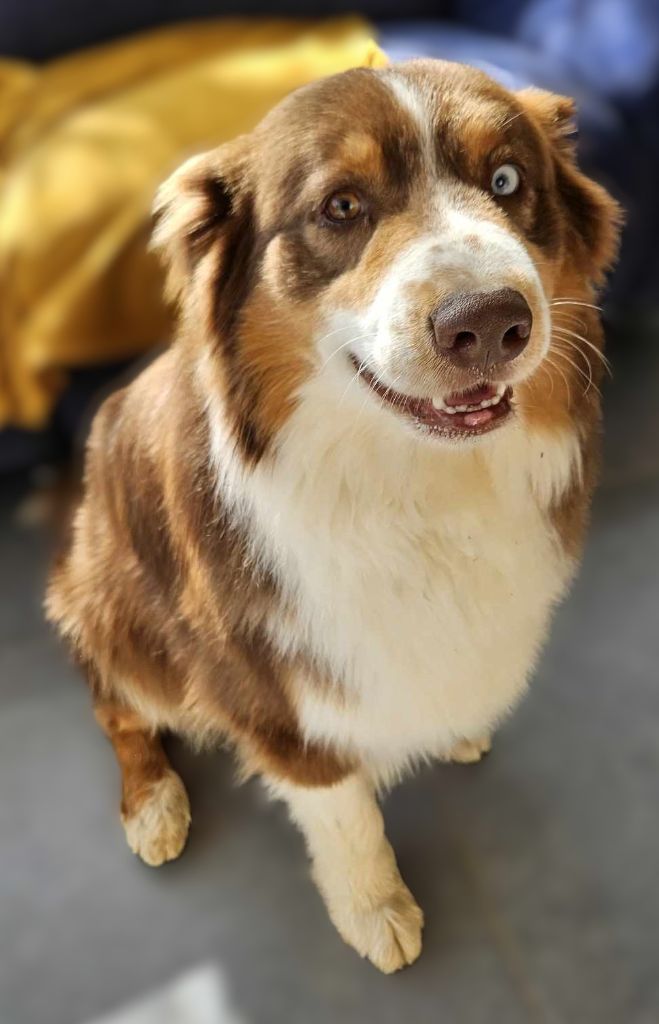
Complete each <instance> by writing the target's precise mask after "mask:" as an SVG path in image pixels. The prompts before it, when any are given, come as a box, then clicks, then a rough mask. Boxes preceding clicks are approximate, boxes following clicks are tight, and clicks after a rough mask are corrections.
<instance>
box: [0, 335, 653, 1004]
mask: <svg viewBox="0 0 659 1024" xmlns="http://www.w3.org/2000/svg"><path fill="white" fill-rule="evenodd" d="M614 354H615V361H616V363H617V376H616V381H615V383H614V385H613V386H612V387H610V388H609V398H608V423H609V436H608V444H607V452H608V454H607V467H606V475H605V482H604V485H603V487H602V488H601V490H600V492H599V494H598V498H597V502H596V507H595V514H594V521H593V528H592V532H591V536H590V541H589V545H588V550H587V554H586V559H585V564H584V568H583V572H582V574H581V576H580V579H579V581H578V583H577V585H576V586H575V588H574V591H573V593H572V595H571V597H570V599H569V600H568V602H567V603H566V605H565V606H564V607H563V608H562V610H561V612H560V614H559V615H558V618H557V621H556V626H555V629H554V632H553V635H552V639H551V643H550V645H549V647H548V649H547V651H546V653H545V656H544V658H543V660H542V663H541V665H540V668H539V671H538V673H537V677H536V679H535V682H534V684H533V687H532V690H531V693H530V696H529V697H528V698H527V700H526V701H525V703H524V704H523V706H522V707H521V708H520V710H519V711H518V712H517V714H516V715H515V716H514V718H512V719H511V721H510V722H509V723H508V724H507V725H506V726H505V727H504V728H503V729H502V730H501V732H500V733H499V735H498V736H497V738H496V743H495V749H494V752H493V753H492V755H491V756H490V757H489V758H488V759H487V760H486V761H485V762H484V763H483V764H482V765H479V766H476V767H471V768H470V767H457V766H455V767H453V766H450V767H446V766H437V767H435V768H431V769H426V770H424V771H422V772H421V773H420V774H419V775H417V776H416V778H414V779H411V780H410V781H408V782H407V783H406V784H404V785H403V786H401V787H400V788H399V789H397V790H396V791H395V792H394V793H393V794H392V795H391V796H390V798H389V799H388V801H387V803H386V817H387V821H388V828H389V833H390V836H391V839H392V841H393V843H394V845H395V847H396V849H397V851H398V854H399V859H400V863H401V867H402V870H403V873H404V875H405V877H406V879H407V881H408V883H409V884H410V887H411V888H412V889H413V890H414V892H415V893H416V895H417V898H418V899H419V901H420V903H421V904H422V906H423V907H424V909H425V912H426V921H427V925H426V932H425V949H424V953H423V955H422V958H421V959H420V960H419V962H418V963H417V964H416V965H415V966H414V967H413V968H411V969H410V970H408V971H406V972H404V973H401V974H399V975H396V976H394V977H390V978H385V977H382V976H380V975H378V974H377V973H376V971H375V970H374V969H373V968H372V967H370V966H369V965H368V964H366V963H364V962H362V961H360V960H359V959H358V957H357V956H356V955H355V954H354V953H353V952H352V951H350V950H348V949H347V948H346V947H344V946H343V945H342V943H341V942H340V941H339V939H338V938H337V936H336V934H335V933H334V930H333V929H332V927H331V925H330V924H329V922H328V921H327V918H326V915H325V912H324V910H323V908H322V906H321V903H320V900H319V898H318V896H317V895H316V893H315V891H314V889H313V888H312V886H311V884H310V882H309V881H308V879H307V871H306V865H305V856H304V852H303V848H302V843H301V840H300V838H299V837H298V835H297V834H296V833H295V831H294V830H293V828H292V827H291V826H290V825H289V824H288V822H287V820H286V818H285V814H284V811H283V809H282V808H281V807H279V806H275V805H272V804H267V803H266V802H265V801H264V799H263V798H262V796H261V792H260V789H259V787H258V786H257V785H255V784H249V785H247V786H246V787H243V788H241V789H240V788H236V787H234V785H233V782H232V767H231V762H230V759H229V757H228V756H227V755H226V754H223V753H217V754H214V755H208V754H207V755H204V756H200V757H194V756H192V755H191V754H190V753H189V752H188V751H186V750H185V749H183V747H181V746H180V745H178V744H177V743H172V744H171V750H172V757H173V760H174V762H175V764H176V766H177V767H178V768H179V770H180V772H181V774H182V775H183V777H184V779H185V781H186V783H187V785H188V788H189V792H190V795H191V801H192V809H193V827H192V833H191V839H190V843H189V847H188V849H187V850H186V852H185V855H184V856H183V858H182V859H181V860H180V861H179V862H177V863H174V864H172V865H169V866H167V867H165V868H161V869H158V870H155V871H154V870H152V869H149V868H147V867H145V866H143V865H142V864H140V863H138V861H137V860H136V859H135V858H134V857H133V856H132V855H131V854H130V852H129V851H128V848H127V847H126V845H125V843H124V839H123V835H122V832H121V828H120V826H119V823H118V821H117V816H116V802H117V782H118V780H117V774H116V770H115V765H114V762H113V757H112V754H111V751H110V749H109V747H108V745H107V744H106V742H105V740H104V739H103V737H102V736H101V734H100V732H99V731H98V730H97V729H96V727H95V725H94V722H93V720H92V717H91V714H90V711H89V706H88V698H87V695H86V692H85V689H84V687H83V685H82V684H81V683H80V682H79V680H78V678H77V677H76V675H75V673H74V671H73V670H72V669H71V668H70V667H69V665H68V664H67V662H66V659H65V657H64V654H63V653H62V651H61V650H59V649H58V647H57V645H56V643H55V641H54V639H53V638H52V637H51V636H50V635H49V632H48V630H47V628H46V627H45V625H44V624H43V622H42V619H41V612H40V592H41V585H42V580H43V576H44V571H45V563H46V548H47V544H46V541H45V539H44V538H43V537H41V536H40V535H39V534H35V533H34V532H26V531H25V530H21V529H19V528H18V527H17V526H16V525H15V524H14V522H13V519H12V512H13V508H14V507H15V503H16V495H15V494H13V493H5V495H4V498H3V501H2V523H1V525H0V864H1V868H2V869H1V871H0V1022H1V1024H83V1022H84V1021H86V1020H88V1019H89V1018H91V1017H94V1016H96V1015H100V1014H102V1013H106V1012H109V1011H111V1010H114V1009H115V1008H117V1007H119V1006H121V1005H122V1004H125V1003H126V1002H128V1001H129V1000H131V999H133V998H135V997H138V996H140V995H142V994H144V993H146V992H148V991H149V990H151V989H154V988H158V987H159V986H161V985H164V984H165V983H167V982H168V981H170V980H171V979H172V978H174V977H175V976H176V975H178V974H180V973H183V972H184V971H186V970H188V969H189V968H192V967H195V966H196V965H199V964H208V963H210V964H217V965H220V966H221V968H222V971H223V973H224V976H225V978H226V981H227V985H228V989H229V993H230V998H231V1001H232V1003H233V1005H234V1007H236V1008H237V1010H238V1011H239V1013H240V1015H241V1016H242V1018H243V1019H244V1021H245V1022H247V1024H312V1022H313V1024H334V1022H337V1021H341V1022H342V1024H364V1022H369V1024H370V1022H377V1024H389V1022H392V1024H393V1022H399V1021H401V1020H402V1021H408V1022H410V1024H412V1022H414V1024H426V1022H428V1024H430V1022H433V1024H435V1022H438V1021H439V1022H442V1024H486V1022H487V1024H528V1022H533V1024H536V1022H542V1024H559V1022H560V1024H657V1022H659V814H658V806H659V805H658V782H659V676H658V672H657V664H658V663H659V572H658V568H659V402H658V399H659V353H658V352H657V351H656V343H654V344H653V340H652V341H650V340H649V341H648V342H647V344H644V345H642V344H641V342H640V341H639V340H638V339H635V340H634V341H633V342H632V341H630V342H629V343H628V344H627V345H626V346H621V345H619V346H618V348H617V349H616V351H615V353H614ZM5 490H6V491H7V490H8V488H5ZM174 1019H176V1020H177V1021H186V1024H187V1021H188V1018H186V1017H185V1016H183V1017H176V1018H174V1017H172V1018H171V1021H174ZM189 1019H190V1020H191V1019H192V1017H190V1018H189ZM168 1020H170V1018H168ZM163 1024H165V1021H164V1018H163Z"/></svg>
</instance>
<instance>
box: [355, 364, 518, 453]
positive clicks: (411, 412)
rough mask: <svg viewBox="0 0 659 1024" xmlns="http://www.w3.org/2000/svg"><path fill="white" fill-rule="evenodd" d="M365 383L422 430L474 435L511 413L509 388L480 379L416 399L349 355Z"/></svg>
mask: <svg viewBox="0 0 659 1024" xmlns="http://www.w3.org/2000/svg"><path fill="white" fill-rule="evenodd" d="M350 358H351V360H352V362H353V365H354V366H355V367H356V369H357V370H358V373H359V376H360V377H361V378H362V380H363V381H364V383H365V384H367V385H368V387H369V388H370V389H371V391H374V392H375V393H376V394H377V395H378V396H379V398H380V399H381V400H382V401H383V402H384V403H385V404H387V405H389V406H390V407H391V408H392V410H393V411H395V412H396V413H398V414H399V415H401V416H405V417H406V418H407V419H409V420H412V422H413V423H414V424H415V426H417V427H419V428H420V429H422V430H423V431H424V432H425V433H427V434H430V435H433V434H436V435H442V436H447V437H473V436H477V435H479V434H485V433H488V432H489V431H490V430H493V429H494V428H495V427H498V426H500V425H501V424H502V423H503V422H504V421H505V420H506V419H508V417H509V416H510V415H511V414H512V411H513V410H512V405H511V398H512V388H511V387H510V386H505V385H501V384H500V385H496V384H488V383H487V382H485V381H482V382H480V383H479V384H477V385H475V386H474V387H471V388H469V389H468V390H466V391H462V392H457V391H454V392H452V393H451V394H449V395H448V396H446V397H445V398H439V399H438V398H416V397H414V396H413V395H405V394H402V393H401V392H399V391H394V390H393V388H390V387H387V385H386V384H383V383H382V381H380V380H379V379H378V378H377V377H376V376H375V375H374V374H373V373H371V371H370V370H368V369H366V368H365V367H364V366H363V364H360V363H359V362H358V360H357V359H356V358H355V356H353V355H352V353H351V354H350Z"/></svg>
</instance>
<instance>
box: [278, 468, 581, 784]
mask: <svg viewBox="0 0 659 1024" xmlns="http://www.w3.org/2000/svg"><path fill="white" fill-rule="evenodd" d="M460 468H461V469H462V470H463V471H464V472H463V473H462V474H461V476H460V477H459V478H458V479H457V480H456V479H455V478H453V479H449V480H448V481H445V482H444V483H442V481H441V478H440V479H437V480H432V479H431V480H427V479H419V478H418V477H415V476H414V475H409V474H407V475H406V476H402V477H401V479H400V481H399V487H398V488H396V487H395V486H394V487H389V488H384V490H377V489H371V487H370V485H369V481H368V474H366V475H365V476H364V478H363V479H362V480H360V481H359V483H357V484H356V483H355V480H356V478H355V476H354V475H352V474H351V475H350V476H344V477H343V478H342V479H341V478H340V475H339V478H338V479H337V480H335V481H332V480H331V478H330V479H329V480H328V479H327V478H324V479H323V481H322V484H321V483H320V481H319V480H316V481H314V480H313V479H310V480H307V481H303V480H300V481H299V482H298V485H297V486H296V487H295V488H294V494H293V492H291V491H290V490H287V495H286V497H284V496H282V495H280V496H279V497H280V498H281V499H282V504H281V506H280V510H279V511H276V510H277V507H278V505H279V502H278V500H277V496H276V495H273V500H272V501H271V502H269V511H270V514H269V516H268V518H267V522H266V521H265V520H263V522H262V527H263V528H264V529H265V530H266V532H267V535H268V536H267V538H264V540H265V541H266V544H267V547H268V550H269V553H270V555H271V557H273V558H274V561H275V564H276V569H277V573H278V576H279V579H280V580H281V582H282V586H283V587H284V589H285V590H286V592H287V597H288V598H289V601H290V603H291V604H292V606H293V608H294V619H293V621H294V625H293V628H292V629H291V621H290V619H287V621H286V622H283V621H282V622H281V623H280V622H279V620H278V618H277V617H276V616H275V617H274V620H273V623H272V625H271V629H272V632H273V637H274V639H275V641H276V642H277V644H278V645H279V646H280V648H281V649H282V650H284V651H285V650H288V649H290V650H295V649H302V650H304V651H305V653H306V654H307V655H310V656H311V657H312V658H313V659H314V660H315V661H316V662H317V663H318V664H319V665H321V666H323V667H324V669H325V670H326V671H327V673H328V675H329V677H330V686H329V687H320V688H319V687H317V686H314V685H313V684H310V681H309V680H307V679H301V678H300V679H298V680H297V681H296V700H297V711H298V715H299V719H300V724H301V726H302V729H303V731H304V733H305V734H306V735H307V737H308V738H310V739H311V738H314V739H317V740H322V741H327V742H331V743H333V744H338V745H340V746H343V747H346V748H348V749H355V750H357V751H359V753H360V755H361V756H362V757H365V758H370V759H372V760H373V761H374V762H376V763H377V765H378V769H379V770H382V771H384V772H387V771H389V770H390V771H396V770H397V769H398V768H399V767H401V766H402V765H403V764H404V763H405V762H406V761H407V760H409V759H412V758H414V757H418V756H424V755H435V754H439V755H441V754H442V753H443V752H446V751H447V750H448V749H449V748H450V746H451V745H452V744H453V742H454V740H455V739H456V738H457V737H467V738H471V737H473V738H475V737H477V736H479V735H480V734H481V733H483V732H484V731H486V730H487V729H488V728H490V727H491V726H492V724H493V723H494V722H495V720H496V719H497V718H499V717H500V716H501V715H502V714H503V713H504V712H505V711H506V710H507V709H508V708H509V707H510V706H511V705H512V704H513V703H514V701H515V700H516V698H517V697H518V696H519V694H520V693H521V691H522V690H523V688H524V685H525V682H526V678H527V675H528V671H529V669H530V667H531V666H532V664H533V661H534V657H535V654H536V652H537V651H538V649H539V647H540V645H541V643H542V640H543V639H544V635H545V631H546V626H547V622H548V617H549V611H550V608H551V606H552V603H553V602H554V601H555V600H556V599H557V598H558V597H559V596H560V593H561V591H562V589H563V587H564V585H565V581H566V578H567V576H568V574H569V566H568V565H567V562H566V560H565V559H564V558H563V557H562V556H561V554H560V551H559V550H558V548H557V546H556V543H555V539H554V537H553V536H552V531H551V529H550V525H549V522H548V520H547V517H546V515H545V514H544V512H542V511H541V509H540V507H539V505H538V503H537V501H535V500H534V499H533V497H532V496H531V493H530V490H529V489H528V488H526V487H525V486H523V485H520V486H515V487H513V488H511V489H510V490H507V489H506V488H505V487H497V486H495V484H494V483H493V481H492V479H491V477H490V476H489V475H488V474H487V473H483V471H482V467H481V466H477V465H476V464H475V463H474V464H473V465H470V464H469V463H466V464H465V465H464V466H462V467H460ZM289 483H290V481H289ZM518 483H519V482H518ZM273 513H274V514H273Z"/></svg>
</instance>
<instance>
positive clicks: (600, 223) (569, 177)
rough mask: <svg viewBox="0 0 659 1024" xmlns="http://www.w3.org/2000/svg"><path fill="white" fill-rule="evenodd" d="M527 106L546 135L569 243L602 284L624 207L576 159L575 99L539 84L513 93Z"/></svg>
mask: <svg viewBox="0 0 659 1024" xmlns="http://www.w3.org/2000/svg"><path fill="white" fill-rule="evenodd" d="M517 98H518V99H519V100H520V101H521V102H522V104H523V105H524V107H525V109H526V111H527V113H528V114H530V116H531V117H532V119H533V120H534V121H535V122H536V124H537V125H538V127H539V128H540V129H541V130H542V131H543V132H544V134H545V136H546V137H547V138H548V140H549V143H550V145H551V148H552V154H553V157H554V169H555V175H556V187H557V189H558V193H559V195H560V197H561V201H562V203H563V207H564V209H565V212H566V214H567V217H568V224H569V235H570V237H569V238H568V246H569V249H570V251H571V252H572V253H573V254H574V256H575V257H576V258H579V257H581V262H582V263H583V269H584V271H585V272H586V273H587V275H588V277H589V279H590V280H591V281H592V283H593V284H595V285H597V284H601V282H602V280H603V278H604V275H605V273H606V271H607V270H608V269H609V268H610V267H611V265H612V263H613V261H614V260H615V257H616V254H617V252H618V242H619V238H620V227H621V224H622V211H621V209H620V207H619V205H618V204H617V203H616V201H615V200H614V199H612V198H611V196H610V195H609V193H608V192H607V191H606V190H605V189H604V188H602V186H601V185H598V184H597V183H596V182H594V181H592V180H591V179H590V178H588V177H586V175H585V174H583V173H582V172H581V171H580V170H579V168H578V167H577V163H576V153H575V143H574V136H575V135H576V124H575V113H576V105H575V102H574V100H572V99H570V97H568V96H558V95H556V94H554V93H550V92H545V91H544V90H543V89H522V90H521V91H520V92H518V93H517Z"/></svg>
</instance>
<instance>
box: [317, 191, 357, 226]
mask: <svg viewBox="0 0 659 1024" xmlns="http://www.w3.org/2000/svg"><path fill="white" fill-rule="evenodd" d="M363 212H364V207H363V205H362V201H361V199H360V198H359V196H358V195H357V193H356V192H348V191H345V192H335V193H334V195H332V196H330V197H329V199H327V200H326V201H325V205H324V206H323V213H324V215H325V216H326V217H327V219H328V220H331V221H333V222H335V223H336V224H343V223H345V222H346V221H349V220H356V219H357V217H359V216H360V215H361V214H362V213H363Z"/></svg>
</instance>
